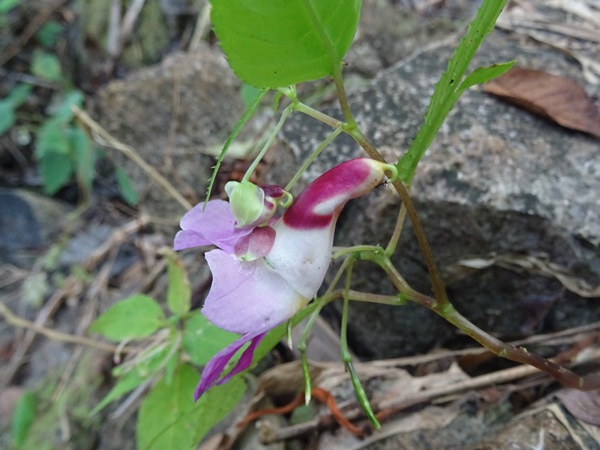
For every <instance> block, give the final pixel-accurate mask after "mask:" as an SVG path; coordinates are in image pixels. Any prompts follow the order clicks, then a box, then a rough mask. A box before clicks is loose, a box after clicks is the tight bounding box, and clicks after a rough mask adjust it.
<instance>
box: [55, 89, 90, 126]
mask: <svg viewBox="0 0 600 450" xmlns="http://www.w3.org/2000/svg"><path fill="white" fill-rule="evenodd" d="M84 100H85V97H84V95H83V92H81V91H78V90H76V89H75V90H72V91H68V92H67V93H66V94H64V96H63V98H62V99H61V101H60V103H59V104H58V106H56V107H55V108H54V110H53V112H52V117H53V119H55V120H60V121H63V122H70V121H71V119H72V118H73V115H74V114H73V109H72V108H73V106H79V107H81V106H82V105H83V101H84Z"/></svg>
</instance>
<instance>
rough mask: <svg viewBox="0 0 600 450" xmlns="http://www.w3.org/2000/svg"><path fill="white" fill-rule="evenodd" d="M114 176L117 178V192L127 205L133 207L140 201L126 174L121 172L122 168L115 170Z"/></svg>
mask: <svg viewBox="0 0 600 450" xmlns="http://www.w3.org/2000/svg"><path fill="white" fill-rule="evenodd" d="M115 176H116V178H117V186H118V188H119V192H120V193H121V196H122V197H123V200H125V201H126V202H127V203H128V204H129V205H131V206H135V205H137V204H138V202H139V201H140V196H139V195H138V193H137V191H136V190H135V188H134V187H133V184H131V180H130V179H129V177H128V176H127V172H125V171H124V170H123V168H122V167H116V168H115Z"/></svg>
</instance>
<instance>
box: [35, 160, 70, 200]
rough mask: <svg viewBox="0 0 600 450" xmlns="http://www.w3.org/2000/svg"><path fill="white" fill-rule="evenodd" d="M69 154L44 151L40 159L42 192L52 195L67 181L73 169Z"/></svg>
mask: <svg viewBox="0 0 600 450" xmlns="http://www.w3.org/2000/svg"><path fill="white" fill-rule="evenodd" d="M74 169H75V168H74V166H73V159H72V158H71V156H70V155H65V154H64V153H59V152H54V151H50V152H46V154H45V155H44V157H43V158H42V160H41V161H40V172H41V173H42V181H43V183H44V192H45V193H46V194H48V195H54V194H56V193H57V192H58V190H59V189H60V188H62V187H63V186H64V185H65V184H67V183H68V182H69V180H70V179H71V176H72V175H73V171H74Z"/></svg>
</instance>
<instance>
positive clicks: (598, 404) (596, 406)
mask: <svg viewBox="0 0 600 450" xmlns="http://www.w3.org/2000/svg"><path fill="white" fill-rule="evenodd" d="M556 397H557V398H558V399H559V400H560V402H561V403H562V405H563V406H564V407H565V408H567V410H568V411H569V412H570V413H571V414H573V416H575V417H577V418H578V419H579V420H582V421H584V422H587V423H589V424H591V425H596V426H600V394H598V393H597V392H581V391H577V390H575V389H564V390H562V391H559V392H557V393H556Z"/></svg>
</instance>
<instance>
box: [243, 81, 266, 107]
mask: <svg viewBox="0 0 600 450" xmlns="http://www.w3.org/2000/svg"><path fill="white" fill-rule="evenodd" d="M262 95H263V90H262V89H260V88H257V87H254V86H250V85H249V84H244V85H243V86H242V102H244V106H245V107H246V108H250V106H252V105H253V104H254V102H255V101H256V99H257V98H259V97H262Z"/></svg>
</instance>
